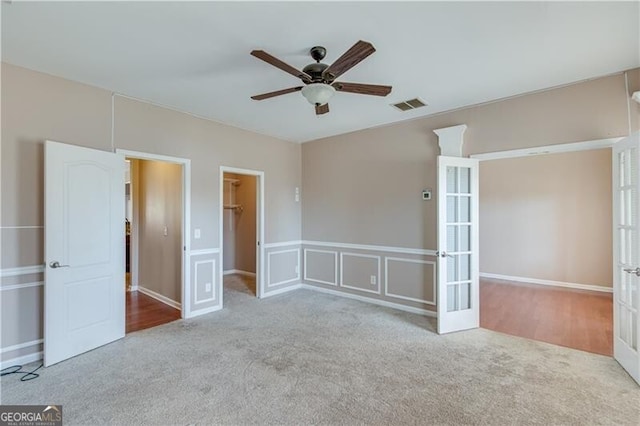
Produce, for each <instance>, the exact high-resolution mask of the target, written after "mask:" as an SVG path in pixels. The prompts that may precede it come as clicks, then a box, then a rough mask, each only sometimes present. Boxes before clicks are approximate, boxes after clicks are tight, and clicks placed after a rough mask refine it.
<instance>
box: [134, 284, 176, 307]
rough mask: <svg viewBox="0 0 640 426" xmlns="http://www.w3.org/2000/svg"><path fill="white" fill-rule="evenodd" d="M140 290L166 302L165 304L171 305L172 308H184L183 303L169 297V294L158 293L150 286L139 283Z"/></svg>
mask: <svg viewBox="0 0 640 426" xmlns="http://www.w3.org/2000/svg"><path fill="white" fill-rule="evenodd" d="M138 291H139V292H140V293H142V294H146V295H147V296H149V297H152V298H154V299H156V300H157V301H159V302H162V303H164V304H165V305H169V306H171V307H172V308H175V309H178V310H181V308H182V305H181V304H180V303H178V302H176V301H175V300H172V299H169V298H168V297H167V296H163V295H162V294H160V293H156V292H155V291H153V290H149V289H148V288H145V287H142V286H141V285H138Z"/></svg>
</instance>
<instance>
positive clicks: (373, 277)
mask: <svg viewBox="0 0 640 426" xmlns="http://www.w3.org/2000/svg"><path fill="white" fill-rule="evenodd" d="M371 285H376V276H375V275H371Z"/></svg>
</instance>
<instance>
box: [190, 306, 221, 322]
mask: <svg viewBox="0 0 640 426" xmlns="http://www.w3.org/2000/svg"><path fill="white" fill-rule="evenodd" d="M221 309H222V306H220V305H215V306H211V307H209V308H203V309H197V310H193V309H192V310H191V314H190V315H188V316H185V317H184V318H183V319H188V318H195V317H197V316H200V315H205V314H209V313H211V312H215V311H219V310H221Z"/></svg>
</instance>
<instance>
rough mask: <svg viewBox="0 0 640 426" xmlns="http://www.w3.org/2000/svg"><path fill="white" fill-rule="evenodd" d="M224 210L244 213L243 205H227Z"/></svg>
mask: <svg viewBox="0 0 640 426" xmlns="http://www.w3.org/2000/svg"><path fill="white" fill-rule="evenodd" d="M224 208H225V209H230V210H235V211H242V204H225V205H224Z"/></svg>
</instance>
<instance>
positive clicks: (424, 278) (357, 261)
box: [302, 240, 436, 314]
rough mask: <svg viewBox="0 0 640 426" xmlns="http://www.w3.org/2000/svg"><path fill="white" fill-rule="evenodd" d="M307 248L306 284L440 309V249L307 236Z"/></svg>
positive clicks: (424, 308)
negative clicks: (438, 303)
mask: <svg viewBox="0 0 640 426" xmlns="http://www.w3.org/2000/svg"><path fill="white" fill-rule="evenodd" d="M302 249H303V252H304V256H303V257H304V263H303V265H302V266H303V269H304V271H303V273H302V276H303V279H302V283H303V285H305V286H307V287H308V286H313V287H316V288H319V289H323V291H328V292H331V293H332V294H344V295H345V297H359V298H365V299H367V300H370V301H372V303H379V304H383V305H385V306H387V305H388V306H404V307H406V310H409V311H411V312H416V313H424V312H429V313H430V314H433V313H434V312H435V310H436V308H435V303H436V302H435V301H436V298H435V296H436V257H435V250H429V249H416V248H405V247H391V246H379V245H362V244H353V243H348V244H347V243H331V242H325V241H306V240H305V241H302ZM335 277H337V280H336V279H335ZM336 282H337V285H336V284H334V283H336Z"/></svg>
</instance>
